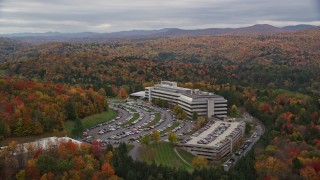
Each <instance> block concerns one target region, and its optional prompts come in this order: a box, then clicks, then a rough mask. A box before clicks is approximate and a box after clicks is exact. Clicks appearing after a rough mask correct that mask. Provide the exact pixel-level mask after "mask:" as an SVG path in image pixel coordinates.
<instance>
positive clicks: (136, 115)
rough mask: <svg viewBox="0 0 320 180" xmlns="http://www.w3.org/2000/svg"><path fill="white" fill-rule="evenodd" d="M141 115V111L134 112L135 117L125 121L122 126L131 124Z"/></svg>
mask: <svg viewBox="0 0 320 180" xmlns="http://www.w3.org/2000/svg"><path fill="white" fill-rule="evenodd" d="M139 117H140V115H139V113H134V114H133V117H132V118H131V119H130V120H129V121H126V122H125V123H123V124H122V126H126V125H129V124H131V123H132V122H133V121H135V120H137V119H138V118H139Z"/></svg>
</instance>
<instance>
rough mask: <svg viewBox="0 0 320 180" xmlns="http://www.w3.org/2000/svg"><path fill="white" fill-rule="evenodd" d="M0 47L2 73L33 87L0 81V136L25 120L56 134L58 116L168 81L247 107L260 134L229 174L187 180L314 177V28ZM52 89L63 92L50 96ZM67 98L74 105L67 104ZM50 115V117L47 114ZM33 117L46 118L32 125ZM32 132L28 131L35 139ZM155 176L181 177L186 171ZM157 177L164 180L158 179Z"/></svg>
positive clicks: (317, 55) (319, 73) (317, 47)
mask: <svg viewBox="0 0 320 180" xmlns="http://www.w3.org/2000/svg"><path fill="white" fill-rule="evenodd" d="M0 41H1V42H3V43H2V44H0V46H1V47H0V49H1V51H2V52H6V53H3V54H4V55H3V54H2V56H1V58H2V59H1V60H0V61H2V62H3V63H2V64H0V73H1V74H2V75H3V76H9V77H10V76H11V77H24V78H28V79H32V80H33V82H29V81H28V80H15V79H3V80H1V81H0V87H1V89H0V90H1V95H3V98H1V99H0V106H1V107H3V108H2V109H3V110H2V111H0V113H1V116H0V120H1V121H0V122H1V123H5V126H2V127H5V128H2V129H0V135H1V133H2V136H11V135H19V134H16V133H17V132H19V126H20V125H22V124H21V123H25V124H23V126H26V127H29V125H30V123H29V122H28V121H29V119H31V120H33V119H35V120H36V121H32V122H39V123H37V124H38V125H41V126H42V127H43V128H44V129H45V128H49V127H50V128H56V129H59V128H62V127H61V122H60V121H57V119H56V118H55V120H56V121H50V118H52V117H57V114H59V113H61V121H63V120H64V119H72V118H71V117H75V115H77V116H79V117H84V116H87V115H89V114H93V113H97V112H98V111H99V112H100V111H102V110H104V109H105V108H107V104H106V103H105V101H103V99H104V98H102V97H101V96H100V95H98V93H96V92H95V91H99V90H100V91H99V92H105V93H106V95H107V96H117V94H119V90H120V89H122V90H123V89H126V92H128V93H131V92H135V91H139V90H143V88H144V86H150V85H153V84H154V83H157V82H158V81H160V80H172V81H177V82H178V83H179V85H181V86H184V87H189V88H199V89H202V90H206V91H211V92H215V93H217V94H220V95H223V96H224V97H226V98H227V99H228V103H229V105H230V106H231V105H233V104H235V105H237V106H238V107H240V106H243V107H245V109H246V110H247V111H249V112H250V113H251V114H252V115H253V116H255V117H257V118H258V119H260V120H261V121H262V123H263V124H264V125H265V126H266V133H265V135H263V137H262V138H261V140H260V141H259V143H258V144H257V145H256V146H255V148H254V150H252V151H251V153H250V154H249V155H248V156H247V157H245V158H244V159H242V160H241V161H240V162H239V163H238V164H237V165H236V167H235V168H233V169H232V170H231V172H230V173H229V174H225V173H222V172H220V171H219V170H215V171H216V172H217V173H216V174H214V173H213V174H210V173H208V172H206V171H207V170H196V171H195V172H194V173H193V174H192V177H193V178H195V177H197V176H199V177H202V178H203V179H205V177H208V178H209V177H211V178H212V177H215V178H224V179H228V178H229V179H233V178H237V179H255V178H279V179H299V178H305V179H308V178H309V179H316V178H317V177H319V176H320V150H319V149H320V119H319V115H320V103H319V99H320V29H319V28H313V29H308V30H303V31H296V32H290V33H281V34H272V35H250V36H249V35H248V36H231V35H230V36H203V37H176V38H161V39H154V40H135V41H119V42H117V43H114V42H113V43H110V44H108V43H106V44H103V43H101V44H86V43H83V44H81V43H79V44H69V43H48V44H42V45H28V46H26V45H25V44H23V43H19V42H17V41H12V40H10V39H1V40H0ZM3 44H10V45H11V46H12V48H5V47H9V46H5V45H3ZM39 81H42V82H44V83H40V82H39ZM62 84H63V85H62ZM66 84H68V85H66ZM70 85H73V86H70ZM29 86H30V87H29ZM39 86H40V87H39ZM47 86H48V87H47ZM22 87H23V88H22ZM25 87H28V88H25ZM57 87H61V88H62V90H60V91H58V92H57V91H56V89H57ZM10 88H11V89H10ZM19 88H20V89H19ZM58 89H59V88H58ZM102 89H103V90H102ZM7 94H8V95H7ZM29 97H42V98H40V102H41V101H42V102H46V103H45V104H46V106H45V107H46V108H45V107H44V106H43V105H39V103H40V102H39V103H38V101H39V99H37V101H36V102H35V101H32V99H31V100H29ZM68 99H73V101H72V102H74V101H75V102H78V104H74V106H66V104H67V103H68V102H70V101H68ZM77 100H78V101H77ZM21 101H22V102H23V104H24V106H21ZM49 102H50V103H49ZM59 102H60V103H59ZM40 104H42V103H40ZM47 106H48V107H47ZM53 106H54V107H56V106H57V110H56V111H51V110H48V109H50V108H53ZM79 106H81V108H80V107H79ZM65 107H74V108H71V109H66V108H65ZM97 107H100V109H99V108H98V109H97ZM47 110H48V111H49V112H50V113H53V112H56V114H47V113H46V112H47ZM60 110H61V111H60ZM38 111H41V112H42V111H43V112H45V113H42V114H43V115H41V116H40V117H39V116H38V114H39V113H38ZM49 112H48V113H49ZM70 112H76V113H71V114H70ZM40 114H41V113H40ZM16 116H17V117H20V120H19V118H15V117H16ZM25 117H26V118H25ZM59 117H60V116H59ZM62 117H63V118H62ZM1 118H2V119H1ZM25 119H26V120H25ZM47 119H49V120H47ZM24 121H26V122H24ZM48 121H49V122H51V123H47V122H48ZM33 125H34V126H35V125H36V123H34V124H33ZM8 127H10V130H8ZM17 129H18V130H17ZM30 129H31V130H30V131H28V133H30V134H37V132H33V131H32V127H31V128H30ZM23 133H24V132H23ZM21 135H26V134H21ZM127 161H128V162H130V163H131V162H132V160H127ZM119 162H120V160H119ZM136 163H138V162H136ZM113 165H114V167H115V171H116V174H117V175H119V176H121V177H128V176H130V177H136V178H137V179H138V178H139V177H144V176H142V175H146V174H145V173H146V172H148V171H147V170H146V171H145V172H141V171H138V170H136V169H134V167H135V166H134V165H132V166H131V167H132V169H130V168H129V167H127V166H126V165H125V163H119V164H113ZM140 165H141V164H140ZM141 166H142V165H141ZM123 167H127V168H128V169H129V170H128V171H127V170H123ZM144 167H145V168H146V169H149V168H150V167H149V166H147V165H144ZM151 167H152V166H151ZM158 168H159V171H161V172H162V170H163V171H164V172H167V173H171V174H174V172H176V173H181V174H179V176H181V177H185V174H184V173H186V172H179V171H174V170H170V169H166V168H164V167H158ZM162 168H163V169H162ZM124 169H125V168H124ZM150 169H151V168H150ZM150 169H149V170H150ZM150 171H151V170H150ZM136 172H139V173H141V174H139V173H136ZM209 172H211V171H210V170H209ZM197 173H198V174H197ZM248 174H250V176H249V175H248ZM149 175H150V174H149ZM174 175H176V174H174ZM152 176H153V177H155V175H152ZM159 176H160V175H159ZM177 176H178V175H177ZM162 177H167V176H166V175H164V174H163V173H162Z"/></svg>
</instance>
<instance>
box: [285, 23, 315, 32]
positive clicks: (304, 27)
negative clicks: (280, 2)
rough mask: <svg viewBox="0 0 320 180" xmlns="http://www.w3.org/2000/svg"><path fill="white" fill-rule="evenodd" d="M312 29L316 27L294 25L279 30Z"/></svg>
mask: <svg viewBox="0 0 320 180" xmlns="http://www.w3.org/2000/svg"><path fill="white" fill-rule="evenodd" d="M312 27H316V26H313V25H309V24H299V25H295V26H285V27H283V28H281V29H284V30H289V31H295V30H301V29H307V28H312Z"/></svg>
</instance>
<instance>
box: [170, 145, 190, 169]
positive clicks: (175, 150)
mask: <svg viewBox="0 0 320 180" xmlns="http://www.w3.org/2000/svg"><path fill="white" fill-rule="evenodd" d="M174 152H175V153H176V154H177V155H178V156H179V158H180V159H181V160H182V161H183V162H185V163H186V164H188V165H189V166H191V167H192V165H191V164H189V163H188V162H187V161H186V160H184V159H183V158H182V157H181V156H180V154H179V153H178V151H177V149H176V148H174Z"/></svg>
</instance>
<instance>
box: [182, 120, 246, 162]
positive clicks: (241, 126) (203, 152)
mask: <svg viewBox="0 0 320 180" xmlns="http://www.w3.org/2000/svg"><path fill="white" fill-rule="evenodd" d="M244 133H245V123H244V122H224V121H212V122H211V124H209V125H207V127H205V129H204V130H203V131H202V132H201V133H199V134H197V133H196V134H195V135H193V136H191V138H190V139H189V140H188V141H186V142H183V143H180V144H179V145H180V147H181V148H183V149H185V150H187V151H189V152H190V153H192V154H194V155H198V156H203V157H205V158H206V159H208V160H209V161H211V162H217V161H220V160H221V159H222V158H223V157H225V156H227V155H228V154H230V153H232V148H233V147H234V145H235V144H236V143H237V142H239V141H240V139H241V138H242V137H243V135H244Z"/></svg>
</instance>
